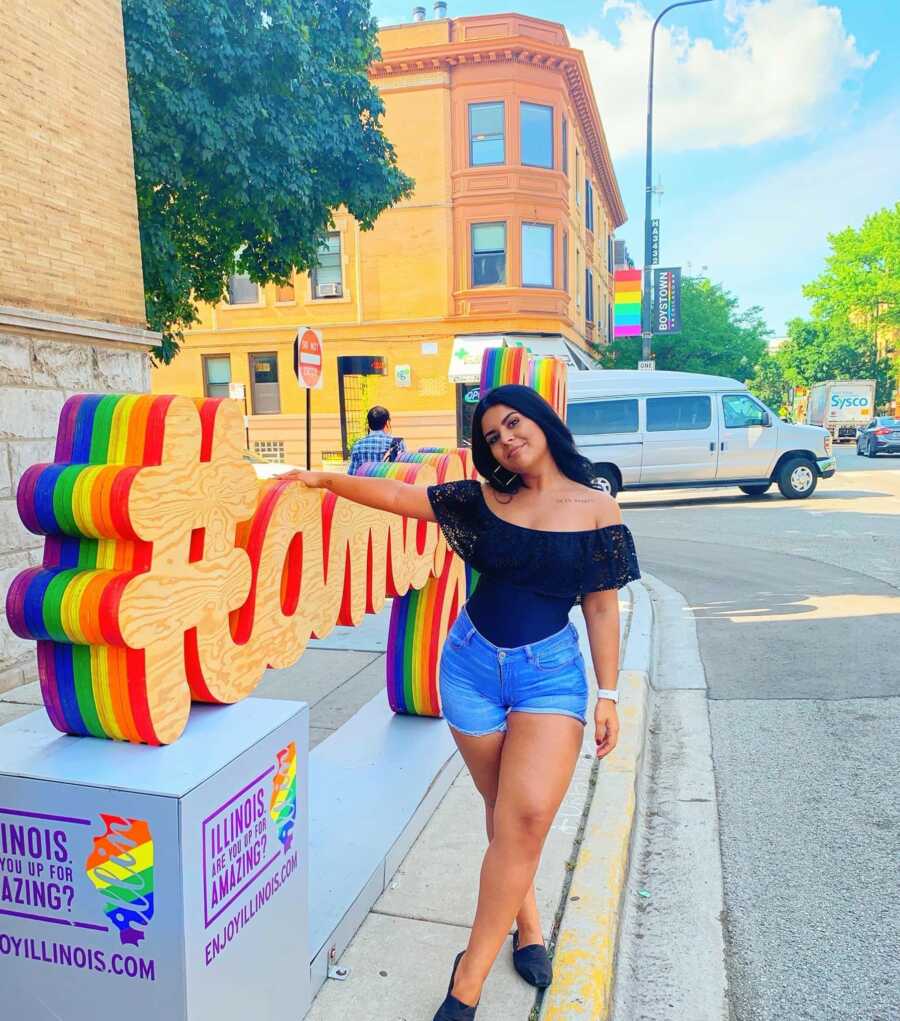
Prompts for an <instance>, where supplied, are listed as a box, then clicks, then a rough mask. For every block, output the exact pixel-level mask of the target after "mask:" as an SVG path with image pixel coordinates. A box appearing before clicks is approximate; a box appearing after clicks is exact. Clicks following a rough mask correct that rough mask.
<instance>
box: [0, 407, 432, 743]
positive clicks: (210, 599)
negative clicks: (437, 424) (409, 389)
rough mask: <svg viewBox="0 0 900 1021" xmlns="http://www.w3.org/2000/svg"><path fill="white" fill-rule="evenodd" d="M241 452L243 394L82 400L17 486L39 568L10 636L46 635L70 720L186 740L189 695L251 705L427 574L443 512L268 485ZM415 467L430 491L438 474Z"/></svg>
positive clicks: (43, 657) (54, 707) (12, 611)
mask: <svg viewBox="0 0 900 1021" xmlns="http://www.w3.org/2000/svg"><path fill="white" fill-rule="evenodd" d="M242 451H243V423H242V417H241V408H240V405H239V404H238V402H236V401H230V400H219V399H210V400H198V401H191V400H189V399H187V398H184V397H153V396H133V395H127V396H107V397H98V396H83V395H82V396H78V397H74V398H72V399H70V400H69V401H68V402H67V404H66V405H65V407H64V408H63V411H62V414H61V417H60V428H59V434H58V442H57V447H56V452H55V458H56V460H55V463H54V464H50V465H35V466H33V467H32V468H30V469H28V471H27V472H26V473H25V475H24V476H23V478H22V480H21V483H20V485H19V489H18V493H17V500H18V508H19V513H20V516H21V517H22V520H23V522H24V523H25V525H26V527H28V528H30V529H31V530H32V531H33V532H36V533H38V534H41V535H44V536H45V537H46V538H45V547H44V558H43V563H42V565H41V566H40V567H36V568H31V569H29V570H27V571H24V572H23V573H21V574H20V575H19V576H18V577H17V578H16V579H15V580H14V581H13V583H12V585H11V587H10V589H9V592H8V594H7V601H6V612H7V617H8V619H9V623H10V626H11V627H12V629H13V631H15V633H16V634H18V635H20V636H21V637H23V638H29V639H32V640H34V641H36V642H37V651H38V673H39V677H40V683H41V692H42V695H43V698H44V703H45V705H46V707H47V711H48V714H49V716H50V719H51V721H52V722H53V724H54V726H56V727H57V729H59V730H61V731H62V732H64V733H69V734H79V735H91V736H94V737H105V738H113V739H117V740H124V741H132V742H145V743H148V744H166V743H169V742H171V741H174V740H176V739H177V738H178V736H179V735H180V734H181V733H182V731H183V729H184V727H185V725H186V723H187V719H188V715H189V713H190V704H191V701H192V700H195V701H207V702H217V703H223V704H224V703H231V702H236V701H238V700H240V699H242V698H245V697H246V696H247V695H249V694H250V693H251V692H252V691H253V689H254V688H255V687H256V685H257V684H258V683H259V681H260V679H261V678H262V675H263V673H264V672H265V669H266V667H267V666H276V667H284V666H289V665H290V664H292V663H293V662H295V661H296V660H297V659H298V658H299V656H300V655H302V653H303V651H304V650H305V648H306V645H307V642H308V640H309V638H310V637H311V636H312V635H315V636H317V637H320V638H322V637H325V636H326V635H327V634H328V632H329V631H330V630H331V629H332V628H333V627H334V626H335V624H347V625H356V624H358V623H359V622H360V621H361V620H362V617H363V615H364V614H365V613H367V612H368V613H375V612H377V611H378V610H379V609H380V608H381V607H382V606H383V605H384V600H385V598H387V597H388V596H392V597H402V596H404V595H406V593H407V592H408V591H409V589H410V588H411V587H412V588H416V589H418V588H422V587H423V586H424V585H426V583H427V582H428V580H429V578H430V577H431V576H432V573H433V570H434V553H435V549H436V547H437V543H438V529H437V526H436V525H435V524H434V523H433V522H418V523H410V522H407V521H405V520H404V519H402V518H400V517H398V516H397V515H393V514H387V513H384V512H380V511H373V510H370V509H368V508H363V507H360V506H359V505H356V504H352V503H350V502H349V501H347V500H340V499H337V498H336V497H335V496H334V495H333V494H331V493H327V494H324V495H323V493H322V492H321V491H319V490H312V489H308V488H307V487H305V486H303V485H302V483H300V482H298V481H296V480H291V479H278V478H275V479H272V480H268V481H265V482H262V483H260V482H258V481H257V479H256V474H255V472H254V470H253V468H252V467H251V466H250V464H249V463H247V462H246V461H245V460H244V458H243V454H242ZM409 467H410V469H411V471H412V470H414V471H415V476H416V482H417V484H422V485H428V484H429V483H430V482H433V481H434V480H435V478H436V473H435V470H434V468H433V467H432V466H431V465H428V464H418V465H411V466H409ZM301 591H302V593H303V599H302V600H301V599H300V593H301Z"/></svg>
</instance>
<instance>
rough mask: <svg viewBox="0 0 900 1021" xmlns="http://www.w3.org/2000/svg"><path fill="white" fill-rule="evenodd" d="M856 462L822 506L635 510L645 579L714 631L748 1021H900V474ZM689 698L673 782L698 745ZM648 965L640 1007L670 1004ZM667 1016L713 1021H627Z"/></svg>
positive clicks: (734, 936)
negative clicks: (690, 735) (899, 923)
mask: <svg viewBox="0 0 900 1021" xmlns="http://www.w3.org/2000/svg"><path fill="white" fill-rule="evenodd" d="M837 456H838V461H839V472H838V474H837V475H836V476H835V477H834V478H833V479H830V480H828V481H826V482H824V483H820V486H819V489H818V491H817V493H816V494H815V495H814V496H813V497H812V498H811V499H809V500H807V501H795V502H792V501H786V500H784V499H782V498H781V496H780V495H779V494H778V492H777V490H776V489H774V488H773V490H772V491H771V492H770V493H769V494H767V495H766V496H765V497H763V498H760V499H756V500H750V499H748V498H746V497H743V496H742V495H741V494H739V493H738V492H737V491H736V490H735V491H732V490H728V489H725V490H711V491H705V492H703V491H696V490H694V491H690V490H685V491H678V492H666V493H664V494H660V493H646V494H627V493H626V494H624V495H623V497H622V500H621V503H622V506H623V511H624V514H625V519H626V521H628V523H629V524H630V525H631V526H632V528H633V529H634V531H635V534H636V538H637V543H638V551H639V553H640V555H641V561H642V566H643V567H644V568H645V569H646V570H647V571H649V572H651V573H652V574H653V575H655V576H656V577H658V578H659V579H661V580H662V581H663V582H665V583H667V584H668V585H669V586H671V587H672V588H674V589H676V590H677V591H678V592H680V593H682V595H683V596H684V598H685V599H686V601H687V604H688V606H689V607H690V609H691V610H692V611H693V616H694V617H695V619H696V628H697V639H698V641H699V651H700V657H701V659H702V669H700V668H699V665H698V673H699V674H700V677H701V682H702V676H703V673H704V672H705V679H706V684H707V686H708V692H707V694H708V703H707V705H708V715H709V729H710V732H711V738H712V762H713V769H714V776H715V785H716V789H717V794H718V824H719V832H720V840H721V860H722V879H723V883H724V901H725V904H724V906H725V916H724V923H725V932H724V935H725V945H726V965H727V981H728V986H729V999H730V1003H731V1010H732V1016H733V1018H734V1019H735V1021H800V1019H815V1021H832V1019H835V1021H837V1019H853V1021H888V1019H889V1018H896V1017H898V1016H900V993H898V992H897V986H896V962H897V960H898V954H900V947H898V937H897V927H896V921H895V920H896V916H897V909H898V904H900V888H898V877H897V870H896V848H897V835H898V831H900V827H898V823H900V813H898V805H897V796H896V792H897V785H898V781H900V762H898V742H897V737H896V735H897V729H898V723H900V699H898V698H897V696H898V694H900V670H898V663H897V639H898V629H900V615H898V612H900V458H898V457H891V458H879V459H877V460H869V459H863V458H858V457H856V455H855V448H853V447H849V448H848V447H846V446H842V447H838V448H837ZM662 638H663V641H665V630H663V633H662ZM660 655H661V657H662V662H665V657H666V647H665V645H664V646H663V647H662V648H661V649H660ZM669 681H670V682H671V685H672V686H673V687H678V686H679V684H678V679H677V678H674V679H672V678H671V677H670V678H669ZM688 686H689V685H688ZM669 697H670V696H669V695H668V694H663V695H662V696H660V697H659V699H658V709H659V712H658V714H657V717H656V719H655V728H656V729H657V730H658V733H657V735H656V736H655V738H654V740H655V741H657V742H659V743H661V744H662V746H663V747H662V748H661V749H658V750H657V752H658V754H656V755H655V756H654V757H653V760H654V761H656V762H657V763H659V762H663V761H665V756H666V752H667V751H669V752H670V751H671V749H666V748H665V743H666V741H667V740H668V741H670V742H673V743H674V742H676V741H677V740H678V728H677V727H673V726H672V719H673V718H674V717H672V715H671V714H670V716H669V717H667V716H666V712H667V709H666V704H667V699H668V698H669ZM701 705H702V703H701ZM701 711H702V709H701ZM667 728H668V732H667ZM657 780H659V778H657ZM682 800H697V801H701V800H703V799H682ZM651 829H652V826H651ZM649 839H650V845H651V846H650V847H649V850H648V851H647V853H646V854H644V855H643V856H642V858H643V865H642V868H643V869H644V870H645V871H643V872H642V874H641V877H640V879H641V882H643V883H645V884H647V885H650V884H651V883H652V879H653V875H654V870H653V863H654V861H656V862H657V863H658V864H657V868H656V876H657V880H658V882H659V883H660V885H662V882H663V876H664V874H665V863H664V862H660V851H661V848H657V849H656V852H657V853H656V857H655V858H654V853H653V852H654V848H653V847H652V843H653V836H652V833H651V836H650V838H649ZM648 866H649V869H650V872H649V874H648V873H647V871H646V870H647V868H648ZM662 903H664V902H663V901H660V904H662ZM655 909H656V910H657V912H659V911H660V910H662V908H661V907H659V906H656V907H655ZM650 910H653V908H650ZM673 921H674V920H673ZM658 923H662V925H663V927H664V923H665V919H664V918H659V919H658ZM651 927H652V926H651ZM669 932H670V934H671V932H672V930H671V929H669ZM631 950H632V951H633V950H634V948H633V947H632V948H631ZM636 953H637V958H636V959H637V962H638V963H637V964H636V965H634V967H633V969H632V970H633V975H632V978H633V979H634V978H636V979H637V981H636V983H635V988H637V989H639V988H641V987H643V988H644V989H649V988H652V986H653V985H654V983H655V984H656V985H657V986H664V985H665V984H666V982H667V981H669V978H668V977H667V976H666V975H665V974H663V973H662V971H661V967H662V966H661V965H660V963H659V962H658V961H655V960H654V959H652V955H651V954H650V953H648V952H645V953H644V956H643V959H641V954H640V947H638V950H637V951H636ZM633 998H634V999H635V1000H637V999H639V998H640V994H635V996H634V997H633ZM647 1002H648V1003H649V998H648V999H647ZM650 1017H653V1018H657V1017H660V1018H665V1021H682V1019H683V1021H706V1019H705V1017H703V1018H701V1017H700V1016H699V1015H698V1014H693V1015H692V1016H690V1017H688V1015H686V1014H685V1015H681V1014H677V1015H676V1014H673V1013H672V1011H671V1007H670V1008H669V1009H668V1012H666V1009H665V1008H663V1009H662V1010H658V1011H657V1012H653V1011H651V1010H649V1008H648V1012H647V1013H644V1012H643V1009H642V1008H641V1007H640V1006H639V1005H637V1004H636V1003H633V1004H632V1009H631V1010H630V1011H629V1010H628V1009H624V1010H622V1011H620V1013H619V1014H617V1021H632V1019H633V1021H638V1019H641V1021H643V1019H644V1018H650Z"/></svg>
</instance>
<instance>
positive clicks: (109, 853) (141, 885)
mask: <svg viewBox="0 0 900 1021" xmlns="http://www.w3.org/2000/svg"><path fill="white" fill-rule="evenodd" d="M100 821H101V822H102V823H103V825H104V826H105V827H106V829H105V830H104V832H103V833H101V834H100V835H99V836H95V837H94V847H93V850H92V851H91V853H90V854H89V855H88V858H87V861H86V862H85V870H86V871H87V874H88V878H89V879H90V881H91V882H92V883H93V884H94V886H95V887H96V888H97V891H98V892H99V893H100V894H101V896H102V898H103V911H104V913H105V914H106V917H107V918H108V919H109V920H110V922H112V924H113V925H114V926H115V927H116V928H117V929H118V930H119V939H120V941H121V943H122V944H123V945H124V944H131V945H132V946H137V945H138V944H139V943H140V942H141V940H142V939H143V938H144V936H145V933H144V930H145V929H146V928H147V926H148V925H149V924H150V921H151V919H152V918H153V838H152V836H151V834H150V827H149V826H148V825H147V822H146V820H144V819H124V818H122V816H119V815H105V814H103V813H102V812H101V814H100Z"/></svg>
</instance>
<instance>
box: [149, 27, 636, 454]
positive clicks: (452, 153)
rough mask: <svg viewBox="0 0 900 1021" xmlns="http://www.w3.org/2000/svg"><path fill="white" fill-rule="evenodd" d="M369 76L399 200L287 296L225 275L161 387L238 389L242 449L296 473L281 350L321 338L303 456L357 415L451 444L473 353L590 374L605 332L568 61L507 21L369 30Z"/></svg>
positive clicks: (599, 142) (597, 250)
mask: <svg viewBox="0 0 900 1021" xmlns="http://www.w3.org/2000/svg"><path fill="white" fill-rule="evenodd" d="M380 44H381V49H382V59H381V61H380V62H379V63H377V64H375V65H373V66H372V67H371V68H370V77H371V79H372V81H373V82H374V83H375V84H376V85H377V87H378V89H379V91H380V92H381V95H382V97H383V99H384V102H385V106H386V116H385V130H386V133H387V135H388V137H389V138H390V139H391V141H392V142H393V144H394V146H395V147H396V150H397V154H398V159H399V163H400V166H401V167H402V168H403V169H404V170H405V171H406V172H407V173H408V174H410V175H411V176H412V177H413V178H414V179H415V181H416V189H415V193H414V194H413V196H412V197H411V198H410V199H409V200H407V201H404V202H402V203H400V204H399V205H398V206H396V207H395V208H393V209H391V210H389V211H387V212H386V213H384V214H383V215H382V216H381V217H380V218H379V220H378V223H377V224H376V227H375V229H374V230H373V231H371V232H367V233H361V232H360V231H359V230H358V227H357V225H356V223H355V222H354V221H353V220H352V218H351V217H349V216H348V215H346V214H345V213H339V214H337V215H336V217H335V224H334V233H333V234H332V236H331V238H330V240H329V244H328V246H327V248H326V249H325V250H323V253H322V256H321V263H322V264H321V267H320V268H319V269H318V270H316V271H315V272H314V273H313V274H310V275H306V274H304V275H302V276H298V277H297V279H296V280H295V281H294V286H293V287H290V288H276V287H275V286H268V287H264V288H258V287H257V286H256V285H255V284H252V283H251V282H250V281H249V280H247V279H246V278H235V279H233V280H232V283H231V289H230V300H229V301H226V302H222V303H221V304H219V305H217V306H216V307H215V308H204V309H203V310H202V316H203V318H202V322H201V323H200V324H198V325H197V327H196V328H195V329H193V330H192V331H191V332H190V334H189V336H188V337H187V343H186V345H185V347H184V349H183V351H182V352H181V354H180V355H179V356H178V357H177V358H176V359H175V360H174V362H173V363H172V365H171V366H168V367H165V368H161V369H159V370H156V371H155V372H154V373H153V380H152V386H153V389H154V390H157V391H160V392H176V393H185V394H199V393H204V392H205V393H207V394H216V393H227V392H228V386H229V385H230V384H236V383H237V384H243V386H244V387H245V390H246V396H247V402H248V413H249V438H250V443H251V446H255V447H256V448H257V449H258V450H260V451H261V452H263V453H265V454H269V455H274V456H276V457H279V458H283V459H285V460H287V461H292V462H294V463H299V462H300V460H301V458H302V456H303V453H302V452H303V450H304V445H305V433H304V425H305V423H304V415H303V400H304V398H303V395H302V392H301V391H299V389H298V388H297V386H296V383H295V382H294V379H293V375H292V371H291V366H292V359H291V345H292V341H293V338H294V335H295V333H296V330H297V328H298V327H299V326H301V325H309V326H314V327H316V328H318V329H320V330H321V331H322V334H323V339H324V344H325V385H324V388H323V390H322V391H320V392H317V393H316V394H315V396H314V404H313V412H314V414H313V459H314V462H316V463H318V461H319V460H320V458H321V456H322V455H323V453H324V454H326V455H327V454H328V453H329V452H332V453H334V455H335V456H338V457H339V456H340V455H341V454H344V455H345V454H346V451H347V448H348V447H349V445H350V444H351V443H352V441H353V439H355V438H356V436H357V435H359V433H360V431H361V430H362V429H363V423H362V416H363V414H364V412H365V409H366V407H368V406H369V405H370V404H372V403H375V402H378V403H382V404H385V405H387V406H388V407H389V408H390V409H391V412H392V414H393V420H394V432H395V433H396V434H398V435H401V436H403V437H404V438H405V439H406V440H407V442H408V443H410V444H416V445H418V444H423V443H427V444H438V445H444V444H448V445H452V444H456V443H457V442H458V441H459V440H461V439H464V438H465V432H466V428H467V417H468V416H467V410H468V411H471V408H472V401H473V400H475V399H476V395H475V393H474V392H473V387H472V383H473V382H474V381H476V380H477V366H478V364H479V360H480V350H481V348H483V347H484V346H485V345H487V344H499V343H502V342H504V338H505V342H507V343H524V344H526V345H527V346H529V347H530V348H532V349H533V350H535V351H536V352H543V353H546V352H555V353H558V354H561V355H563V356H564V357H566V358H567V359H568V360H569V361H570V363H571V364H572V366H573V368H574V369H578V368H586V367H590V366H591V364H592V360H591V345H592V344H603V343H606V342H607V341H608V339H609V336H610V333H611V322H612V302H613V285H612V269H613V266H612V242H613V233H614V231H615V229H616V228H617V227H618V226H620V225H621V224H622V223H623V222H624V220H625V211H624V208H623V205H622V199H621V196H620V194H619V190H618V185H617V183H616V178H615V173H614V171H613V167H612V162H611V160H610V156H609V151H608V148H607V144H606V139H605V137H604V133H603V126H602V123H601V118H600V113H599V111H598V109H597V104H596V101H595V98H594V94H593V90H592V87H591V82H590V78H589V75H588V70H587V66H586V63H585V60H584V57H583V55H582V53H581V52H580V51H578V50H575V49H573V48H572V47H571V46H570V45H569V40H568V37H567V35H566V32H565V29H564V28H563V27H562V26H561V25H558V24H555V23H553V22H548V21H541V20H538V19H535V18H529V17H524V16H521V15H517V14H502V15H495V16H481V17H471V18H459V19H447V18H442V19H436V20H430V21H419V22H413V23H411V24H407V25H399V26H394V27H389V28H384V29H382V31H381V32H380Z"/></svg>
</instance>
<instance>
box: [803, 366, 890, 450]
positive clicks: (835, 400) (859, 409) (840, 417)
mask: <svg viewBox="0 0 900 1021" xmlns="http://www.w3.org/2000/svg"><path fill="white" fill-rule="evenodd" d="M874 415H875V380H874V379H831V380H829V381H828V382H827V383H816V384H815V385H814V386H812V387H810V390H809V400H808V402H807V405H806V422H807V424H808V425H820V426H823V427H824V428H825V429H827V430H828V431H829V432H830V433H831V436H832V438H833V439H834V441H835V442H836V443H837V442H840V441H841V440H847V441H848V442H852V441H853V440H855V439H856V433H857V431H858V430H859V429H862V428H864V426H865V425H866V423H867V422H869V421H870V420H871V419H872V417H873V416H874Z"/></svg>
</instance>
